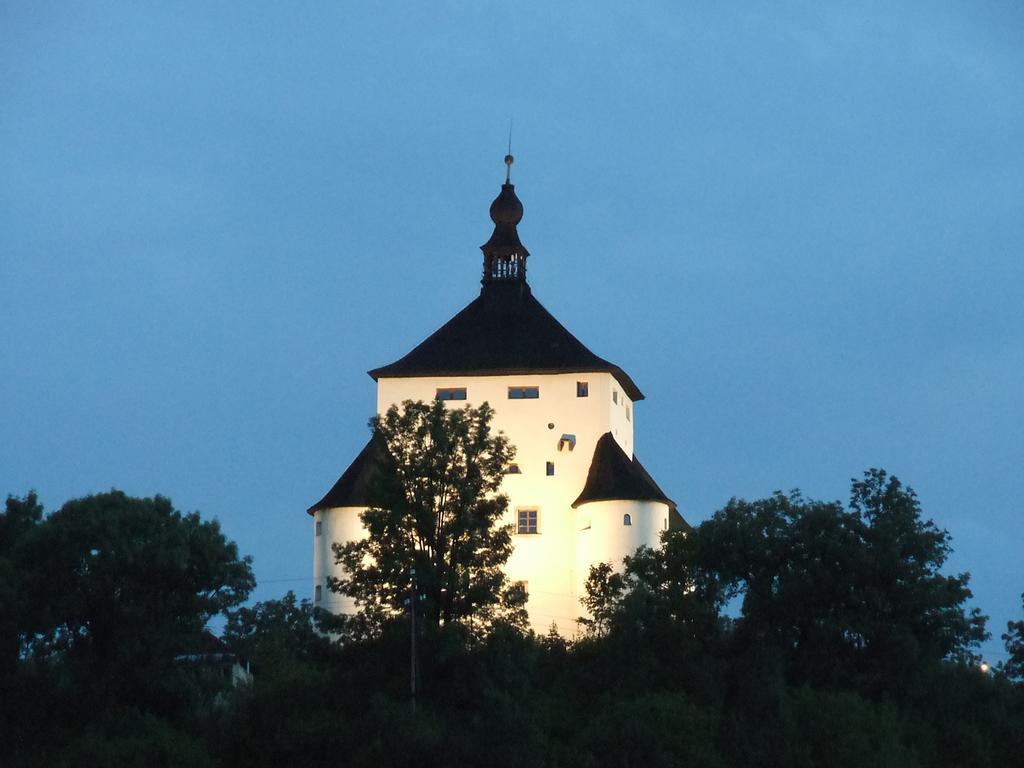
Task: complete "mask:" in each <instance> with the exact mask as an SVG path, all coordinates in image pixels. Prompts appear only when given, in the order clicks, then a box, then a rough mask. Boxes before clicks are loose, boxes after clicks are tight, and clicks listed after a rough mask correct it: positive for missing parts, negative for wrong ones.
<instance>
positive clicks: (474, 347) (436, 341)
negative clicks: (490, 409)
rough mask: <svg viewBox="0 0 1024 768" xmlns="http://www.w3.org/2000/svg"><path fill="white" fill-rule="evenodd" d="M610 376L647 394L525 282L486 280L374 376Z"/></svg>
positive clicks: (632, 392)
mask: <svg viewBox="0 0 1024 768" xmlns="http://www.w3.org/2000/svg"><path fill="white" fill-rule="evenodd" d="M590 371H599V372H607V373H610V374H612V376H614V377H615V379H616V380H617V381H618V382H619V384H621V385H622V388H623V389H624V390H625V392H626V394H627V395H629V397H630V398H631V399H632V400H634V401H636V400H643V398H644V396H643V393H642V392H641V391H640V389H639V388H638V387H637V385H636V384H634V383H633V380H632V379H631V378H630V377H629V376H628V375H627V374H626V372H625V371H623V370H622V369H621V368H619V367H618V366H617V365H615V364H613V363H610V362H608V361H607V360H604V359H603V358H600V357H598V356H597V355H595V354H594V353H593V352H591V351H590V350H589V349H587V348H586V347H585V346H583V344H582V343H581V342H580V341H579V339H577V338H576V337H575V336H573V335H572V334H571V333H569V331H568V330H566V328H565V326H563V325H562V324H561V323H560V322H558V321H557V320H556V319H555V318H554V317H553V316H552V314H551V313H550V312H548V311H547V310H546V309H545V308H544V307H543V305H541V303H540V302H539V301H537V299H535V298H534V297H533V293H532V292H531V291H530V286H529V285H527V284H526V283H525V282H523V283H485V284H484V286H483V288H482V289H481V291H480V296H478V297H477V298H476V299H475V300H474V301H472V302H470V303H469V304H468V305H467V306H466V307H465V308H464V309H463V310H462V311H461V312H459V313H458V314H457V315H455V317H453V318H452V319H451V320H449V321H448V322H447V323H445V324H444V325H443V326H441V328H439V329H438V330H436V331H435V332H434V333H433V334H431V335H430V336H429V337H427V339H426V340H425V341H423V342H422V343H420V344H419V346H417V347H416V348H415V349H413V350H412V351H411V352H410V353H409V354H407V355H406V356H405V357H403V358H401V359H399V360H397V361H395V362H393V363H391V364H390V365H385V366H383V367H381V368H375V369H373V370H372V371H370V372H369V374H370V376H372V377H373V378H374V380H377V379H379V378H408V377H411V376H495V375H499V374H530V373H534V374H536V373H586V372H590Z"/></svg>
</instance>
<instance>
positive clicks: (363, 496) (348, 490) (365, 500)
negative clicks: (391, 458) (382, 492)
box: [306, 431, 387, 515]
mask: <svg viewBox="0 0 1024 768" xmlns="http://www.w3.org/2000/svg"><path fill="white" fill-rule="evenodd" d="M386 451H387V444H386V443H385V442H384V438H383V437H382V436H381V435H380V434H378V433H377V432H376V431H375V432H374V433H373V435H372V436H371V437H370V441H369V442H368V443H367V444H366V445H365V446H363V450H361V451H360V452H359V455H358V456H356V458H355V460H354V461H353V462H352V463H351V464H350V465H349V467H348V469H346V470H345V471H344V472H343V473H342V475H341V477H339V478H338V481H337V482H336V483H335V484H334V485H332V486H331V490H329V491H328V492H327V493H326V494H325V495H324V497H323V498H322V499H320V501H318V502H317V503H316V504H314V505H313V506H311V507H310V508H309V509H308V510H306V511H307V512H308V513H309V514H311V515H312V514H313V513H314V512H316V511H318V510H321V509H331V508H333V507H369V506H372V505H373V501H372V499H371V493H372V490H373V487H374V484H375V483H376V481H377V478H378V477H379V476H380V464H381V461H380V460H381V458H383V456H384V453H385V452H386Z"/></svg>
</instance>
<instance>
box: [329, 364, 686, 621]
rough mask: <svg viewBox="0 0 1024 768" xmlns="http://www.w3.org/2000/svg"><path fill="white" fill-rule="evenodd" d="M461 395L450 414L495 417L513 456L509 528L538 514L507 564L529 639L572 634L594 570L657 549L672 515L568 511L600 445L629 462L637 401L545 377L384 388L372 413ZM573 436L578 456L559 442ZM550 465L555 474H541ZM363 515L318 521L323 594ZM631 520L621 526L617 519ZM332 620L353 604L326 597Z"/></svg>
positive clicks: (336, 512)
mask: <svg viewBox="0 0 1024 768" xmlns="http://www.w3.org/2000/svg"><path fill="white" fill-rule="evenodd" d="M584 381H585V382H587V388H588V395H587V397H578V396H577V383H578V382H584ZM455 387H464V388H465V389H466V399H465V400H451V401H446V403H447V405H448V406H449V407H452V408H462V407H465V406H466V405H470V406H474V407H476V406H479V405H480V404H482V403H484V402H487V403H489V404H490V405H491V407H492V408H494V420H493V422H492V428H493V429H494V430H495V431H501V432H503V433H504V434H505V435H506V436H507V437H508V438H509V440H510V442H511V443H512V445H514V446H515V447H516V457H515V459H514V461H515V463H516V464H517V465H518V466H519V469H520V472H521V474H509V475H506V476H505V480H504V483H503V485H502V491H503V492H504V493H505V494H507V495H508V497H509V508H508V514H507V516H506V519H505V521H504V522H505V523H506V524H508V525H511V526H513V528H512V530H513V531H515V530H516V529H515V524H516V520H517V510H519V509H521V508H523V509H536V510H537V512H538V521H539V524H538V530H539V532H538V533H537V534H524V535H519V534H517V533H514V534H513V540H514V543H515V549H514V551H513V553H512V556H511V557H510V558H509V561H508V563H507V564H506V568H505V570H506V572H507V574H508V576H509V578H510V579H512V580H515V581H520V580H521V581H525V582H527V584H528V591H529V602H528V604H527V609H528V610H529V613H530V622H531V624H532V626H533V628H534V630H535V631H537V632H539V633H544V632H547V630H548V628H549V627H550V626H551V624H552V623H554V624H556V625H557V627H558V629H559V631H560V632H561V633H562V634H564V635H567V636H572V635H574V634H575V633H576V619H577V618H578V617H579V616H580V615H582V613H583V609H582V606H581V605H580V602H579V598H580V596H581V595H582V589H583V584H584V582H585V580H586V577H587V573H588V572H589V569H590V566H591V565H592V564H594V563H597V562H602V561H611V562H612V563H613V564H614V565H616V566H619V565H621V561H622V557H624V556H625V555H627V554H631V553H632V552H633V551H635V549H636V548H637V547H638V546H640V545H641V544H646V545H648V546H657V544H658V541H659V538H658V535H659V533H660V531H661V529H662V528H661V526H662V525H663V524H664V522H663V521H664V520H667V514H668V507H667V505H665V504H661V503H657V502H595V503H590V504H585V505H583V506H582V507H581V508H580V509H579V510H574V509H573V508H572V503H573V501H575V500H576V498H577V497H578V496H579V494H580V492H581V491H582V490H583V486H584V485H585V484H586V480H587V472H588V471H589V469H590V462H591V460H592V459H593V456H594V448H595V446H596V445H597V441H598V439H599V438H600V437H601V436H602V435H603V434H604V433H606V432H611V433H612V435H613V436H614V437H615V439H616V441H617V442H618V443H619V445H620V446H622V449H623V450H624V451H625V452H626V455H627V456H629V457H630V458H632V456H633V425H634V423H635V420H636V414H635V412H634V410H633V405H634V404H633V402H632V401H631V400H630V399H629V398H628V397H627V396H626V394H625V392H624V390H623V388H622V386H621V385H620V384H619V383H618V382H617V381H616V380H615V378H614V377H613V376H612V375H611V374H609V373H569V374H547V375H523V376H513V375H508V374H505V375H501V376H445V377H418V378H388V379H380V380H379V381H378V384H377V412H378V413H383V412H384V411H386V410H387V409H388V408H389V407H390V406H391V405H394V404H399V403H401V402H402V401H404V400H424V401H430V400H433V399H434V397H435V395H436V392H437V390H438V389H445V388H455ZM509 387H538V388H539V391H540V397H538V398H537V399H522V400H516V399H509V397H508V389H509ZM563 434H569V435H574V436H575V438H576V445H575V448H573V449H572V450H569V449H568V447H567V446H564V445H563V448H562V450H559V447H558V446H559V441H560V439H561V437H562V435H563ZM547 462H552V463H553V464H554V475H553V476H549V475H548V474H547V473H546V465H547ZM359 511H361V508H355V507H345V508H336V509H331V510H327V511H325V512H319V513H317V515H316V518H315V519H317V520H321V521H322V523H323V528H322V530H321V536H320V537H319V538H318V539H317V544H316V547H315V553H314V578H315V579H316V580H317V581H316V583H318V584H321V585H325V583H326V582H325V579H326V577H327V576H328V575H335V576H337V575H338V572H337V566H335V565H334V558H333V554H332V552H331V547H330V544H331V542H332V541H348V540H352V539H354V538H356V537H361V536H364V535H365V532H364V531H363V529H362V525H361V523H360V522H359V518H358V512H359ZM626 512H629V513H630V514H632V515H633V525H631V526H623V525H622V515H623V514H625V513H626ZM321 605H323V606H324V607H326V608H329V609H331V610H335V611H348V610H351V609H352V607H353V606H352V604H351V601H350V600H348V599H345V598H341V597H340V596H338V595H335V594H334V593H331V592H329V590H327V588H326V586H324V588H323V590H322V602H321Z"/></svg>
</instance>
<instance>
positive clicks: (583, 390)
mask: <svg viewBox="0 0 1024 768" xmlns="http://www.w3.org/2000/svg"><path fill="white" fill-rule="evenodd" d="M589 396H590V384H588V383H587V382H585V381H577V382H576V397H589Z"/></svg>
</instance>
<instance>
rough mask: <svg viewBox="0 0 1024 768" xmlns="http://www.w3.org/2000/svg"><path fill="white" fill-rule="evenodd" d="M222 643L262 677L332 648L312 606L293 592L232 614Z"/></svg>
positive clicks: (234, 611)
mask: <svg viewBox="0 0 1024 768" xmlns="http://www.w3.org/2000/svg"><path fill="white" fill-rule="evenodd" d="M221 639H222V640H224V642H225V643H227V645H228V647H230V648H231V650H232V651H233V652H234V653H237V654H239V655H241V656H243V657H245V658H246V659H248V660H250V661H252V662H253V663H254V664H255V665H256V666H257V671H260V672H261V673H262V670H266V671H268V672H269V671H272V670H274V669H276V668H278V667H280V666H281V665H287V664H291V663H294V662H295V661H298V660H307V659H310V658H312V657H313V656H315V655H316V654H317V653H318V652H322V651H324V650H325V646H326V645H328V643H327V640H326V638H325V637H324V636H323V635H321V634H320V633H319V632H318V631H317V627H316V621H315V619H314V609H313V606H312V604H311V603H310V602H309V600H301V601H300V600H298V599H297V598H296V597H295V593H294V592H291V591H289V592H288V593H287V594H286V595H285V596H284V597H282V598H281V599H280V600H267V601H264V602H259V603H256V605H254V606H252V607H243V608H238V609H235V610H232V611H229V612H228V614H227V623H226V624H225V627H224V633H223V635H222V637H221Z"/></svg>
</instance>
